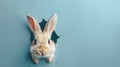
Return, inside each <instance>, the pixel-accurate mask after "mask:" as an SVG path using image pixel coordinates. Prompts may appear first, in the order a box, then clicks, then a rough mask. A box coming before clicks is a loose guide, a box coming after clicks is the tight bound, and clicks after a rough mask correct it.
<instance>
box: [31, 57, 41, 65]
mask: <svg viewBox="0 0 120 67" xmlns="http://www.w3.org/2000/svg"><path fill="white" fill-rule="evenodd" d="M32 60H33V62H34V63H35V64H38V63H39V58H36V57H34V56H32Z"/></svg>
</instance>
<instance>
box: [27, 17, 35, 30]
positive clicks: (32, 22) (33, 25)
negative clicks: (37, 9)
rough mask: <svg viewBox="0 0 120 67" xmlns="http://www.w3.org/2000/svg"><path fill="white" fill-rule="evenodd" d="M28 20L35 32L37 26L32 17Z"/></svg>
mask: <svg viewBox="0 0 120 67" xmlns="http://www.w3.org/2000/svg"><path fill="white" fill-rule="evenodd" d="M27 18H28V22H29V25H30V27H31V29H33V30H35V24H34V20H33V18H32V17H30V16H27Z"/></svg>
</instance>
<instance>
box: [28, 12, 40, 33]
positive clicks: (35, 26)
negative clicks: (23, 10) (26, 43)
mask: <svg viewBox="0 0 120 67" xmlns="http://www.w3.org/2000/svg"><path fill="white" fill-rule="evenodd" d="M27 20H28V24H29V28H30V30H31V31H32V32H33V33H37V32H42V30H41V28H40V25H39V23H38V21H36V20H35V18H34V17H32V16H31V15H29V14H28V15H27Z"/></svg>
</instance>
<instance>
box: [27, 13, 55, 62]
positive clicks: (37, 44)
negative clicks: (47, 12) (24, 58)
mask: <svg viewBox="0 0 120 67" xmlns="http://www.w3.org/2000/svg"><path fill="white" fill-rule="evenodd" d="M27 20H28V26H29V28H30V30H31V31H32V33H33V35H34V40H33V41H32V44H31V46H30V53H31V57H32V60H33V62H34V63H36V64H38V63H39V61H40V59H41V58H45V59H46V60H47V61H48V62H52V61H53V59H54V54H55V50H56V47H55V42H54V41H52V40H51V35H52V32H53V31H54V30H55V27H56V23H57V14H54V15H53V16H52V17H51V18H50V19H49V20H48V21H47V23H46V25H45V27H44V30H41V27H40V25H39V23H38V21H37V20H36V19H35V18H34V17H32V16H31V15H30V14H27Z"/></svg>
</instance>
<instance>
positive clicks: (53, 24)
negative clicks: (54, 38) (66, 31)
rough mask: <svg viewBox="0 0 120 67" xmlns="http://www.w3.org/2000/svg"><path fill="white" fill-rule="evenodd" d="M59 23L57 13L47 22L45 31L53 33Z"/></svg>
mask: <svg viewBox="0 0 120 67" xmlns="http://www.w3.org/2000/svg"><path fill="white" fill-rule="evenodd" d="M56 23H57V14H54V15H53V16H52V17H51V18H50V19H49V20H48V22H47V23H46V25H45V28H44V32H47V33H49V34H50V35H51V33H52V32H53V31H54V29H55V27H56Z"/></svg>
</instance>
